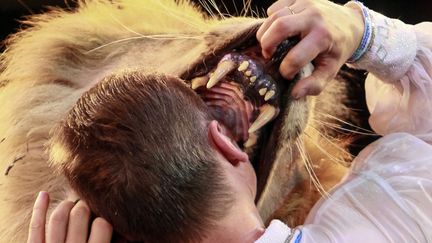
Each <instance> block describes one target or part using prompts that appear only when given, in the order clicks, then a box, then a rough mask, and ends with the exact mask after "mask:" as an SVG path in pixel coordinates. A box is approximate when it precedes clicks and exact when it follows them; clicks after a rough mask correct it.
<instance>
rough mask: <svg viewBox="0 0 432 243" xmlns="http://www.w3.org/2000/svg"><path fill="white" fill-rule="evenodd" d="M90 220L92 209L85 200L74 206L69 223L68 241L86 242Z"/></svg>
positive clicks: (73, 242)
mask: <svg viewBox="0 0 432 243" xmlns="http://www.w3.org/2000/svg"><path fill="white" fill-rule="evenodd" d="M89 221H90V209H89V207H88V206H87V204H86V203H85V202H84V201H78V203H77V204H76V205H75V206H74V207H73V208H72V211H71V212H70V215H69V225H68V227H67V229H68V230H67V236H66V242H67V243H85V242H87V236H88V225H89Z"/></svg>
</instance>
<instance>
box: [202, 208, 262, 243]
mask: <svg viewBox="0 0 432 243" xmlns="http://www.w3.org/2000/svg"><path fill="white" fill-rule="evenodd" d="M230 211H231V213H230V214H229V215H228V216H226V217H225V218H224V219H223V220H221V221H220V223H219V226H218V227H216V228H215V229H214V230H212V231H211V232H210V234H208V237H207V238H206V239H205V240H204V241H203V242H204V243H216V242H226V243H253V242H255V241H256V240H257V239H258V238H259V237H261V235H262V234H264V225H263V222H262V220H261V217H260V216H259V213H258V210H257V208H256V207H255V205H254V204H252V205H247V204H241V203H237V204H235V205H234V206H233V208H231V210H230Z"/></svg>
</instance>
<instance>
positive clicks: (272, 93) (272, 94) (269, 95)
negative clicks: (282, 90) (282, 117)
mask: <svg viewBox="0 0 432 243" xmlns="http://www.w3.org/2000/svg"><path fill="white" fill-rule="evenodd" d="M275 94H276V92H275V91H274V90H269V91H268V92H267V93H266V95H265V97H264V100H265V101H268V100H269V99H271V98H272V97H273V96H274V95H275Z"/></svg>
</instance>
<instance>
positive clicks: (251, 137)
mask: <svg viewBox="0 0 432 243" xmlns="http://www.w3.org/2000/svg"><path fill="white" fill-rule="evenodd" d="M257 140H258V137H257V135H255V134H254V133H249V138H248V140H247V141H246V142H245V143H244V144H243V147H245V148H250V147H252V146H254V145H255V144H256V143H257Z"/></svg>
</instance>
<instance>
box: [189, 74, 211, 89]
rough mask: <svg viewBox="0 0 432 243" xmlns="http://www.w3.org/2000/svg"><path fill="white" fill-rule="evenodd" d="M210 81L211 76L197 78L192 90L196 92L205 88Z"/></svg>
mask: <svg viewBox="0 0 432 243" xmlns="http://www.w3.org/2000/svg"><path fill="white" fill-rule="evenodd" d="M208 80H209V76H207V75H205V76H201V77H196V78H194V79H192V82H191V84H192V85H191V88H192V89H193V90H195V89H197V88H199V87H201V86H204V85H206V83H207V81H208Z"/></svg>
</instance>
